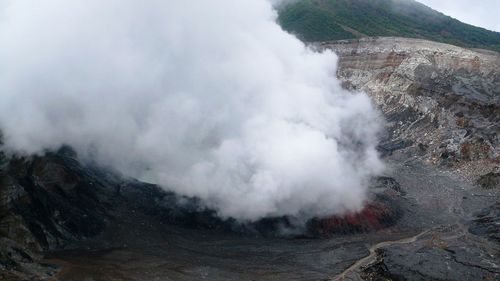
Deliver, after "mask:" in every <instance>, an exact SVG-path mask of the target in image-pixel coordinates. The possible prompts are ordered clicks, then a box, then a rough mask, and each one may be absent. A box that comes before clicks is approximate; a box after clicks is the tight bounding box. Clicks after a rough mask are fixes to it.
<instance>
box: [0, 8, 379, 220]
mask: <svg viewBox="0 0 500 281" xmlns="http://www.w3.org/2000/svg"><path fill="white" fill-rule="evenodd" d="M272 6H273V3H271V2H270V1H268V0H239V1H234V0H212V1H194V0H171V1H159V0H151V1H146V2H141V1H132V0H107V1H98V0H70V1H68V0H46V1H28V0H15V1H5V0H4V1H1V2H0V42H2V43H1V45H0V129H1V130H2V132H3V135H4V149H7V150H9V151H14V152H16V153H26V154H31V153H41V152H43V151H44V150H45V149H57V148H58V147H60V146H61V145H63V144H67V145H70V146H72V147H73V148H75V149H76V150H77V152H78V153H79V155H80V156H81V157H83V159H92V160H93V161H97V162H98V163H100V164H102V165H109V166H110V167H113V168H114V169H116V170H118V171H120V172H122V173H124V174H126V175H130V176H134V177H138V178H142V179H144V178H146V179H148V180H149V181H154V182H156V183H158V184H160V185H161V186H163V187H164V188H166V189H169V190H172V191H175V192H177V193H179V194H182V195H186V196H195V197H199V198H201V199H202V200H203V202H204V204H206V206H207V207H210V208H214V209H215V210H216V211H217V212H218V214H219V215H220V216H222V217H234V218H237V219H241V220H256V219H259V218H262V217H266V216H281V215H291V216H302V217H304V216H305V217H310V216H316V215H326V214H338V213H342V212H345V211H349V210H357V209H359V208H361V207H362V204H363V201H364V200H365V199H366V187H367V181H368V179H369V178H370V177H371V176H373V175H375V174H377V173H379V172H380V171H381V170H382V167H383V165H382V164H381V161H380V160H379V158H378V156H377V153H376V150H375V145H376V143H377V136H376V135H377V132H378V130H379V128H380V126H379V121H377V120H378V118H379V115H378V113H377V112H376V111H375V110H374V109H373V107H372V104H371V102H370V100H369V98H368V97H367V96H365V95H364V94H354V93H348V92H346V91H344V90H342V89H341V87H340V85H339V82H338V81H337V80H336V78H335V71H336V69H335V65H336V56H335V55H334V54H333V53H331V52H328V51H325V52H323V53H318V52H315V51H313V50H311V49H310V48H308V47H306V46H305V45H304V44H303V43H301V42H300V41H299V40H297V39H296V38H295V37H293V36H292V35H290V34H287V33H286V32H284V31H283V30H282V29H281V28H280V27H279V26H278V25H277V24H276V22H275V19H276V12H275V11H274V10H273V7H272Z"/></svg>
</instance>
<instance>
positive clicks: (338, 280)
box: [330, 229, 431, 281]
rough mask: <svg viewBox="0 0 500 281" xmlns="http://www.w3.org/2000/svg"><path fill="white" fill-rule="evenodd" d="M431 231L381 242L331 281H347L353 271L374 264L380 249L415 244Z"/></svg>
mask: <svg viewBox="0 0 500 281" xmlns="http://www.w3.org/2000/svg"><path fill="white" fill-rule="evenodd" d="M429 231H431V230H430V229H428V230H426V231H423V232H421V233H419V234H417V235H415V236H412V237H408V238H403V239H400V240H396V241H385V242H380V243H378V244H375V245H374V246H372V247H371V248H370V254H369V255H368V256H366V257H364V258H362V259H360V260H359V261H357V262H356V263H354V264H353V265H351V266H350V267H349V268H347V269H346V270H344V271H343V272H342V273H340V274H339V275H337V276H335V277H333V278H332V279H330V280H331V281H344V280H346V275H347V274H349V273H351V272H353V271H356V270H357V269H359V268H361V267H362V266H364V265H367V264H369V263H370V262H372V261H373V260H374V259H375V258H376V256H377V253H376V251H377V250H378V249H380V248H383V247H387V246H391V245H398V244H409V243H413V242H415V241H417V239H418V238H420V237H422V236H423V235H425V234H427V233H428V232H429Z"/></svg>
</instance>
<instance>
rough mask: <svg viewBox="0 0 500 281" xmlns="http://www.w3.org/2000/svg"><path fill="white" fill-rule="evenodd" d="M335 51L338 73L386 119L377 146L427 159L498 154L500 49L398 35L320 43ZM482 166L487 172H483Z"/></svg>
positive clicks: (487, 162)
mask: <svg viewBox="0 0 500 281" xmlns="http://www.w3.org/2000/svg"><path fill="white" fill-rule="evenodd" d="M320 47H321V48H328V49H331V50H333V51H335V52H336V53H337V54H338V55H339V67H338V76H339V77H340V78H341V79H342V80H343V83H344V86H345V87H346V88H348V89H353V90H359V91H365V92H366V93H368V94H369V95H370V96H371V97H372V98H373V100H374V102H375V103H376V104H377V105H378V106H379V107H380V108H381V110H382V111H383V113H384V114H385V116H386V117H387V121H388V128H389V129H388V135H387V136H386V141H385V143H383V144H382V145H381V148H382V150H383V151H384V152H386V153H391V152H392V151H394V150H397V149H405V150H406V151H407V152H411V153H412V154H413V155H420V156H421V157H423V158H424V159H425V160H427V161H430V162H432V163H435V164H446V165H454V166H457V165H458V166H460V165H467V163H468V162H470V161H473V162H474V161H481V163H482V165H481V166H483V169H484V170H483V171H481V170H477V171H472V173H473V174H482V173H485V172H487V171H488V170H491V169H493V167H494V166H495V165H498V163H499V160H500V157H499V155H500V150H499V147H498V143H499V139H498V132H499V131H500V122H499V121H500V71H499V69H500V54H498V53H495V52H489V51H483V50H468V49H463V48H460V47H455V46H451V45H446V44H440V43H435V42H430V41H425V40H418V39H406V38H365V39H359V40H349V41H336V42H329V43H323V44H321V45H320ZM488 172H489V171H488Z"/></svg>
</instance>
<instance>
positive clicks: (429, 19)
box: [278, 0, 500, 51]
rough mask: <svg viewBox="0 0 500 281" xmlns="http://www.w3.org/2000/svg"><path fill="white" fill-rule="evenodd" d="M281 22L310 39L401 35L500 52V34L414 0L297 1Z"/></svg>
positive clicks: (284, 9)
mask: <svg viewBox="0 0 500 281" xmlns="http://www.w3.org/2000/svg"><path fill="white" fill-rule="evenodd" d="M278 20H279V23H280V24H281V26H282V27H283V28H284V29H285V30H287V31H289V32H291V33H294V34H296V35H297V36H298V37H299V38H301V39H302V40H304V41H306V42H316V41H328V40H339V39H351V38H359V37H365V36H399V37H411V38H423V39H428V40H432V41H437V42H443V43H448V44H453V45H457V46H463V47H470V48H483V49H490V50H495V51H500V33H498V32H493V31H489V30H486V29H483V28H479V27H475V26H472V25H468V24H465V23H462V22H460V21H458V20H456V19H453V18H451V17H448V16H446V15H443V14H441V13H439V12H437V11H434V10H432V9H431V8H429V7H427V6H425V5H423V4H420V3H418V2H416V1H413V0H299V1H295V2H292V3H291V4H287V5H283V6H282V7H280V8H279V18H278Z"/></svg>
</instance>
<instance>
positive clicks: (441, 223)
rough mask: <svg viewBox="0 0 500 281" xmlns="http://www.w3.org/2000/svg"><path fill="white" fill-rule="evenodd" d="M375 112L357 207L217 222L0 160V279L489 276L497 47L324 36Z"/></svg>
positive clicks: (494, 214) (499, 235) (496, 186)
mask: <svg viewBox="0 0 500 281" xmlns="http://www.w3.org/2000/svg"><path fill="white" fill-rule="evenodd" d="M325 46H326V47H327V48H332V49H334V50H335V51H337V52H338V53H339V54H340V64H339V65H340V66H339V67H340V68H339V72H338V74H339V77H340V78H341V79H343V80H344V83H345V86H346V87H348V88H350V89H358V90H359V89H361V90H364V91H366V92H367V93H368V94H370V95H371V96H372V97H373V99H374V101H375V102H376V103H377V105H379V106H380V108H381V110H382V112H383V113H384V114H385V116H386V117H387V120H388V124H387V136H386V137H385V138H384V141H383V142H382V143H381V145H380V151H381V154H383V155H384V157H385V160H386V162H387V163H388V170H387V172H386V175H385V176H384V177H380V178H378V179H374V180H373V183H372V187H371V190H370V191H371V194H372V198H373V200H372V201H371V202H368V203H367V208H366V209H365V210H363V211H362V212H360V213H359V214H348V215H346V216H344V217H331V218H324V219H317V220H312V221H309V222H308V223H307V225H306V227H302V228H298V227H296V226H294V225H295V224H294V223H293V220H290V219H289V218H273V219H267V220H262V221H260V222H257V223H252V224H241V223H238V222H235V221H232V220H224V221H223V220H220V219H218V218H217V217H216V216H214V214H213V212H211V211H210V210H205V209H203V208H202V207H200V204H199V202H197V200H195V199H189V198H178V197H177V196H175V195H174V194H171V193H168V192H165V191H163V190H161V189H160V188H158V187H156V186H154V185H149V184H144V183H140V182H137V181H134V180H126V179H123V178H122V177H119V176H117V175H116V174H113V173H111V172H109V171H106V170H105V169H102V168H96V167H95V166H93V165H84V164H82V163H81V162H79V161H78V159H77V157H76V155H75V154H74V153H73V152H72V151H71V149H69V148H63V149H61V150H60V151H59V152H57V153H47V154H46V155H44V156H31V157H6V156H4V155H2V154H1V153H0V280H75V281H79V280H82V281H83V280H85V281H87V280H95V281H100V280H106V281H108V280H147V281H149V280H485V281H490V280H500V203H499V202H500V200H499V198H500V180H499V178H500V168H499V166H500V165H499V163H500V158H499V154H498V151H499V150H498V139H499V138H498V131H499V129H498V128H499V123H498V121H499V119H498V118H499V116H500V115H498V113H499V112H500V105H499V101H500V99H499V96H500V74H499V73H498V69H499V68H498V66H500V56H499V55H498V54H496V53H493V52H491V53H487V54H482V53H480V52H476V51H471V50H465V49H461V48H457V47H453V46H449V45H444V44H437V43H432V42H427V41H422V40H409V39H398V38H386V39H383V38H382V39H370V40H368V39H367V40H364V41H360V42H344V41H343V42H337V43H331V44H326V45H325Z"/></svg>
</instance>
